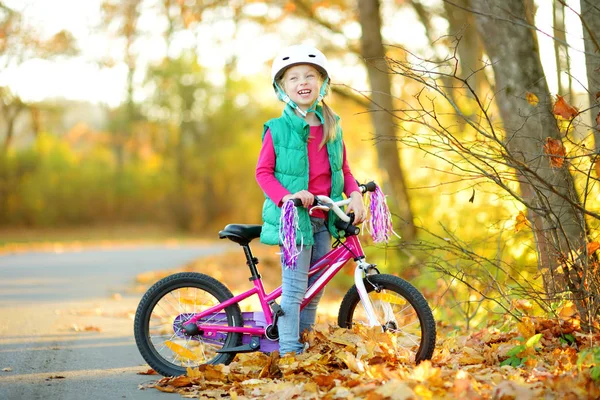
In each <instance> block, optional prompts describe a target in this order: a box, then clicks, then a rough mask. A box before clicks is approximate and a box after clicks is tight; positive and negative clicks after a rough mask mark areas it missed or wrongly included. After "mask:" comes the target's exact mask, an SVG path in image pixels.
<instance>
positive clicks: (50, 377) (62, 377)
mask: <svg viewBox="0 0 600 400" xmlns="http://www.w3.org/2000/svg"><path fill="white" fill-rule="evenodd" d="M52 379H65V377H64V376H62V375H52V376H49V377H47V378H46V380H47V381H49V380H52Z"/></svg>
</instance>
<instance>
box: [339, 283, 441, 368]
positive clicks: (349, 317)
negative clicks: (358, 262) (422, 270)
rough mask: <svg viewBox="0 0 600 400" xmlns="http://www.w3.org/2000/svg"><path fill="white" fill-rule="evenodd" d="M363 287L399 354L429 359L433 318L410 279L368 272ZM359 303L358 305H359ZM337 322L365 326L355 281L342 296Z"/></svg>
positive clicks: (411, 360) (432, 340) (404, 357)
mask: <svg viewBox="0 0 600 400" xmlns="http://www.w3.org/2000/svg"><path fill="white" fill-rule="evenodd" d="M364 284H365V288H366V289H367V293H368V295H369V299H370V300H371V303H372V304H373V308H374V310H375V314H376V317H377V320H378V321H379V324H380V325H381V327H382V329H383V331H385V332H387V333H388V334H390V335H392V336H393V340H394V343H395V344H396V349H397V350H398V353H399V355H400V358H402V359H405V360H407V361H410V362H416V363H419V362H421V361H423V360H429V359H431V356H432V355H433V350H434V348H435V335H436V329H435V320H434V319H433V314H432V313H431V309H430V308H429V305H428V304H427V301H426V300H425V298H424V297H423V295H422V294H421V293H420V292H419V291H418V290H417V289H416V288H415V287H414V286H413V285H411V284H410V283H408V282H407V281H405V280H404V279H402V278H399V277H397V276H394V275H387V274H378V275H369V276H368V277H366V278H365V279H364ZM359 303H360V305H359ZM338 324H339V326H340V327H342V328H352V326H353V325H354V324H363V325H365V326H369V319H368V317H367V314H366V312H365V309H364V307H363V306H362V303H361V302H360V297H359V295H358V290H357V289H356V285H354V286H352V288H350V290H349V291H348V292H347V293H346V295H345V296H344V299H343V300H342V304H341V305H340V312H339V315H338Z"/></svg>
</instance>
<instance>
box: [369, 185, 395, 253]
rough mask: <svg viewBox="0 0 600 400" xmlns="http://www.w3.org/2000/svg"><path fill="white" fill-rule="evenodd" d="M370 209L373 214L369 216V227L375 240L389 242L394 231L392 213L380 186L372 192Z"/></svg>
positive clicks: (376, 241)
mask: <svg viewBox="0 0 600 400" xmlns="http://www.w3.org/2000/svg"><path fill="white" fill-rule="evenodd" d="M369 211H370V214H371V215H370V216H369V221H368V228H369V233H370V234H371V237H372V238H373V242H375V243H382V242H385V243H388V242H389V240H390V235H391V233H393V232H394V231H393V228H392V214H391V213H390V210H389V209H388V206H387V203H386V200H385V195H384V194H383V192H382V191H381V189H380V188H379V186H377V188H376V189H375V191H374V192H371V194H370V205H369Z"/></svg>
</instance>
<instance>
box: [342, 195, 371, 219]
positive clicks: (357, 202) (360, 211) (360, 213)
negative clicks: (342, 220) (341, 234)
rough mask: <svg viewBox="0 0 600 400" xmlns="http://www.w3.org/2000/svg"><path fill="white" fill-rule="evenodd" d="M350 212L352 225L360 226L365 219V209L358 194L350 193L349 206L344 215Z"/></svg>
mask: <svg viewBox="0 0 600 400" xmlns="http://www.w3.org/2000/svg"><path fill="white" fill-rule="evenodd" d="M351 212H353V213H354V225H358V224H362V223H363V222H364V221H365V219H367V209H366V208H365V205H364V203H363V198H362V195H361V194H360V193H359V192H352V193H350V204H349V205H348V210H347V211H346V213H347V214H349V213H351Z"/></svg>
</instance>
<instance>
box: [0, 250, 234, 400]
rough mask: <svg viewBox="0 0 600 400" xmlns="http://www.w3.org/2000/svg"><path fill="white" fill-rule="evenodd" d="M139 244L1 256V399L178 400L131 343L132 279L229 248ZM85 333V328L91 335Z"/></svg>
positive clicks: (137, 297)
mask: <svg viewBox="0 0 600 400" xmlns="http://www.w3.org/2000/svg"><path fill="white" fill-rule="evenodd" d="M230 248H231V247H228V245H227V244H221V243H216V244H212V245H200V244H198V245H180V246H158V245H153V246H138V247H132V248H120V249H86V250H81V251H73V252H65V253H52V252H32V253H24V254H13V255H4V256H0V399H1V400H4V399H10V400H13V399H15V400H21V399H25V400H30V399H50V400H53V399H59V400H71V399H73V400H75V399H77V400H80V399H94V400H96V399H144V400H153V399H167V398H168V399H171V400H172V399H174V398H177V397H178V396H177V395H172V394H171V395H169V394H166V393H161V392H159V391H158V390H155V389H149V390H140V389H139V386H140V385H143V384H144V383H149V382H152V381H155V380H156V379H158V378H159V376H156V375H154V376H144V375H138V374H137V373H138V372H141V371H145V370H147V369H148V366H147V365H146V364H145V362H144V360H143V359H142V357H141V356H140V354H139V352H138V350H137V347H136V346H135V341H134V339H133V314H134V313H135V309H136V307H137V303H138V302H139V300H140V298H141V296H142V294H143V293H135V294H133V292H132V288H134V286H135V285H134V278H135V276H136V275H137V274H139V273H142V272H147V271H158V270H167V269H171V268H176V267H179V266H182V265H184V264H186V263H188V262H190V261H192V260H194V259H196V258H199V257H202V256H206V255H210V254H215V253H219V252H223V251H225V250H226V249H230ZM86 329H87V330H86Z"/></svg>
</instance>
